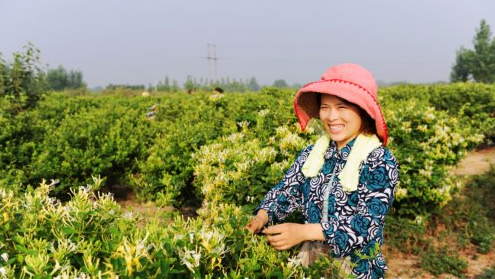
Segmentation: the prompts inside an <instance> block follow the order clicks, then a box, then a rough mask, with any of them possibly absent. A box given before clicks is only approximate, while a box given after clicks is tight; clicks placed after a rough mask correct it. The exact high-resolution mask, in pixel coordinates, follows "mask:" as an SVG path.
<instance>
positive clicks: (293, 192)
mask: <svg viewBox="0 0 495 279" xmlns="http://www.w3.org/2000/svg"><path fill="white" fill-rule="evenodd" d="M311 148H312V146H309V147H306V148H305V149H303V150H302V151H301V152H300V153H299V156H298V157H297V158H296V160H295V162H294V164H293V165H292V167H291V168H290V169H289V170H288V171H287V172H286V173H285V176H284V178H283V179H282V180H281V181H280V182H278V183H277V185H276V186H275V187H273V188H272V189H271V190H270V191H268V193H267V194H266V196H265V198H264V200H263V202H261V204H260V205H259V206H258V207H256V209H255V214H256V212H258V210H260V209H264V210H266V212H268V223H269V224H272V223H279V222H281V221H283V220H284V219H285V218H286V217H287V216H288V215H289V214H290V213H292V212H293V211H294V210H296V209H298V208H301V201H302V198H301V195H302V192H301V186H302V184H303V183H304V181H305V180H306V177H305V176H304V174H303V173H302V170H301V169H302V166H303V164H304V162H305V161H306V158H307V157H308V155H309V152H310V151H311Z"/></svg>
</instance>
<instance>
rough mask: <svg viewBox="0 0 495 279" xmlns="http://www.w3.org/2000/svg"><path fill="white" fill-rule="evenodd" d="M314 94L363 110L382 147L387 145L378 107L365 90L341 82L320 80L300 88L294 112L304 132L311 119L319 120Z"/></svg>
mask: <svg viewBox="0 0 495 279" xmlns="http://www.w3.org/2000/svg"><path fill="white" fill-rule="evenodd" d="M316 93H322V94H329V95H334V96H337V97H339V98H342V99H344V100H347V101H348V102H351V103H353V104H356V105H358V106H359V107H361V108H363V109H364V110H365V111H366V112H367V113H368V114H369V115H370V116H371V118H373V120H375V126H376V132H377V136H378V137H379V138H380V139H381V140H382V143H383V146H385V145H386V144H387V140H388V132H387V125H386V123H385V119H384V117H383V114H382V111H381V108H380V105H379V104H378V102H377V100H376V99H375V98H374V96H373V95H372V94H371V93H370V92H369V91H367V90H366V89H364V88H362V87H360V86H358V85H356V84H353V83H350V82H346V81H343V80H321V81H316V82H312V83H309V84H307V85H305V86H304V87H303V88H301V89H300V90H299V91H298V92H297V94H296V97H295V98H294V110H295V112H296V115H297V119H298V120H299V124H300V125H301V129H302V130H305V129H306V126H307V125H308V122H309V120H311V118H319V111H320V108H319V104H318V96H317V94H316Z"/></svg>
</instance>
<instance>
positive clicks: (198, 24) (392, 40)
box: [0, 0, 495, 87]
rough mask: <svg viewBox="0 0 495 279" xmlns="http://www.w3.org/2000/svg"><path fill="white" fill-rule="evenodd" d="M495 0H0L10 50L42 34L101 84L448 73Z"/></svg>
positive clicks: (54, 62)
mask: <svg viewBox="0 0 495 279" xmlns="http://www.w3.org/2000/svg"><path fill="white" fill-rule="evenodd" d="M481 19H485V20H487V22H488V24H489V25H490V27H491V30H492V32H494V33H495V1H494V0H368V1H366V0H360V1H358V0H354V1H353V0H349V1H342V0H341V1H333V0H307V1H304V0H250V1H233V0H142V1H137V0H135V1H130V0H108V1H105V0H84V1H83V0H45V1H43V0H0V34H1V39H0V52H1V53H2V56H3V57H4V59H7V60H11V59H12V53H14V52H19V51H22V50H23V46H24V45H26V44H27V43H28V42H32V43H33V44H34V45H35V47H37V48H39V49H40V50H41V60H42V62H43V63H44V64H47V65H48V67H50V68H56V67H57V66H58V65H62V66H64V68H66V69H67V70H80V71H82V72H83V75H84V80H85V81H86V82H87V83H88V85H89V86H90V87H94V86H105V85H108V84H110V83H113V84H144V85H148V84H154V83H156V82H157V81H159V80H163V79H164V78H165V76H168V77H169V78H170V79H176V80H177V81H179V84H180V85H182V84H183V82H184V81H185V79H186V77H187V76H188V75H190V76H193V77H196V78H197V79H198V80H199V79H200V78H214V76H215V73H214V67H213V66H214V64H213V61H212V60H208V59H207V56H208V53H207V51H208V49H207V45H208V44H212V45H215V46H216V57H217V58H218V60H217V67H216V68H217V78H219V79H220V78H221V77H230V78H231V79H232V78H236V79H241V78H242V79H246V78H251V77H256V79H257V81H258V83H260V84H272V83H273V81H274V80H276V79H285V80H286V81H287V82H288V83H289V84H293V83H301V84H304V83H307V82H310V81H314V80H317V79H319V78H320V76H321V74H322V73H323V72H324V71H325V70H326V69H327V68H328V67H329V66H331V65H333V64H336V63H342V62H354V63H358V64H361V65H363V66H364V67H366V68H368V69H369V70H371V71H372V72H373V73H374V75H375V77H376V78H377V80H380V81H382V82H396V81H408V82H414V83H428V82H436V81H448V78H449V74H450V69H451V67H452V65H453V63H454V61H455V54H456V51H457V50H458V49H459V48H460V47H461V46H464V47H466V48H472V39H473V36H474V34H475V29H476V28H478V27H479V24H480V21H481Z"/></svg>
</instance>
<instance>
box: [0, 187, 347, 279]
mask: <svg viewBox="0 0 495 279" xmlns="http://www.w3.org/2000/svg"><path fill="white" fill-rule="evenodd" d="M93 179H94V181H95V182H94V183H93V184H91V185H87V186H84V187H79V188H77V189H75V188H73V190H72V198H71V199H70V200H69V201H67V202H61V201H59V200H58V199H56V198H53V197H50V195H49V193H50V191H51V190H53V188H54V186H55V185H56V183H57V182H56V181H52V182H51V183H47V182H45V181H44V182H43V183H42V184H41V185H39V186H38V187H37V188H36V189H32V188H28V189H27V190H26V191H24V192H23V191H21V189H20V188H18V187H17V188H16V187H10V188H8V189H6V188H2V187H0V208H1V212H2V214H1V216H0V217H1V218H0V278H76V277H77V278H246V277H247V278H303V277H308V276H311V277H312V278H314V276H317V278H319V277H321V276H325V275H327V276H335V277H328V278H337V277H336V276H337V275H336V274H338V270H336V268H332V266H333V263H332V262H331V261H330V260H329V259H323V260H321V261H320V262H319V263H318V264H317V265H316V266H314V267H312V268H309V269H307V268H303V267H302V266H301V265H300V262H299V260H298V259H297V257H296V254H297V252H298V250H297V248H294V249H291V250H288V251H283V252H278V251H275V250H274V249H273V248H272V247H270V246H269V244H268V243H267V241H266V239H265V238H264V237H261V236H258V235H253V234H251V233H249V232H247V231H246V230H245V229H243V227H244V225H245V224H246V223H247V222H248V218H249V216H248V215H249V214H246V213H245V212H244V211H243V209H242V208H241V207H239V206H236V205H232V204H228V203H219V204H216V205H213V204H210V205H207V204H206V203H205V206H204V207H203V208H202V209H201V210H199V217H198V218H194V219H192V218H191V219H188V220H186V219H184V218H183V217H182V216H176V217H175V218H174V219H172V220H163V219H161V218H156V219H150V220H142V219H141V218H140V217H139V216H138V215H135V214H133V213H131V212H126V211H125V210H123V209H122V208H121V207H120V206H119V205H118V204H117V203H116V202H115V201H114V199H113V197H112V195H110V194H101V193H98V192H97V191H96V190H97V189H98V188H99V187H100V186H99V185H100V183H101V180H100V179H99V178H93ZM164 222H166V224H164ZM138 224H141V225H138ZM336 267H337V266H336Z"/></svg>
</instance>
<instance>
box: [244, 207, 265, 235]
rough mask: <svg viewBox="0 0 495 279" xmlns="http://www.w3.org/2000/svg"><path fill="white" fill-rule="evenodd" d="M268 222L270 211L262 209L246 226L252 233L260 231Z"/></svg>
mask: <svg viewBox="0 0 495 279" xmlns="http://www.w3.org/2000/svg"><path fill="white" fill-rule="evenodd" d="M266 223H268V213H266V211H265V210H263V209H260V210H259V211H258V214H257V215H256V216H254V218H253V219H251V221H250V222H249V224H247V225H246V226H245V227H244V228H245V229H246V230H248V231H250V232H252V233H259V232H260V231H261V229H263V227H264V226H265V225H266Z"/></svg>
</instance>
